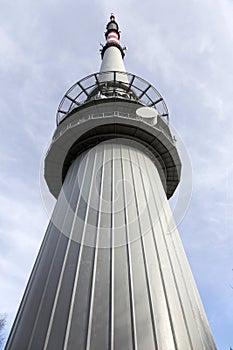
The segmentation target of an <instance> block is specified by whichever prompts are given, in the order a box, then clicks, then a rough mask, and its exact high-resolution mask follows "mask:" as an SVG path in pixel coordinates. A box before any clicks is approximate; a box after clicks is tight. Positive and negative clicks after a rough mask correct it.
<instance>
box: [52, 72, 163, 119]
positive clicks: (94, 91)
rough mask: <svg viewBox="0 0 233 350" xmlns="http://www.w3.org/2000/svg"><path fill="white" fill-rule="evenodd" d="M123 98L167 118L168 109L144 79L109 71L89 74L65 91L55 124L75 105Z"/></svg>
mask: <svg viewBox="0 0 233 350" xmlns="http://www.w3.org/2000/svg"><path fill="white" fill-rule="evenodd" d="M110 98H111V99H112V98H117V99H124V100H128V101H133V102H134V103H135V102H136V103H139V104H141V105H143V106H147V107H153V108H155V109H156V110H157V111H158V113H159V115H160V117H161V118H164V120H166V121H167V122H168V121H169V115H168V109H167V106H166V104H165V102H164V99H163V98H162V96H161V95H160V93H159V92H158V91H157V90H156V89H155V88H154V87H153V86H152V85H151V84H150V83H148V82H147V81H146V80H144V79H142V78H140V77H138V76H136V75H134V74H131V73H127V72H119V71H108V72H99V73H94V74H91V75H88V76H87V77H85V78H83V79H81V80H79V81H78V82H77V83H75V84H74V85H73V86H71V88H70V89H69V90H68V91H67V92H66V93H65V95H64V97H63V98H62V100H61V102H60V104H59V107H58V110H57V118H56V121H57V125H59V124H60V123H61V122H62V121H63V120H64V119H65V118H66V117H67V116H68V115H70V113H71V112H73V111H74V110H75V111H76V109H77V108H80V107H85V105H87V104H89V103H94V102H95V101H99V100H101V102H103V99H110Z"/></svg>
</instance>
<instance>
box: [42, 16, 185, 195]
mask: <svg viewBox="0 0 233 350" xmlns="http://www.w3.org/2000/svg"><path fill="white" fill-rule="evenodd" d="M105 38H106V43H105V45H104V46H103V48H102V50H101V57H102V62H101V67H100V71H99V72H97V73H93V74H91V75H89V76H87V77H84V78H82V79H81V80H79V81H78V82H77V83H75V84H74V85H73V86H72V87H71V88H70V89H69V90H68V91H67V92H66V93H65V95H64V97H63V99H62V100H61V102H60V104H59V107H58V111H57V128H56V130H55V133H54V135H53V139H52V142H51V145H50V148H49V150H48V152H47V155H46V158H45V179H46V181H47V184H48V187H49V189H50V192H51V193H52V194H53V195H54V196H55V197H56V198H57V197H58V194H59V192H60V189H61V188H62V183H63V181H64V179H65V176H66V174H67V171H68V169H69V167H70V165H71V164H72V162H73V161H74V160H75V159H76V158H77V156H78V155H79V154H80V153H82V152H83V151H84V150H85V149H88V148H91V147H93V146H95V145H96V144H98V143H100V142H103V141H106V140H110V139H113V138H114V139H115V138H124V139H130V140H135V141H137V142H138V143H140V144H141V145H143V146H144V147H146V148H148V150H149V151H150V152H151V153H152V154H153V155H154V156H153V157H154V160H155V162H157V163H158V165H157V167H158V169H159V173H160V177H161V180H162V183H163V185H164V189H165V192H166V194H167V197H168V198H170V197H171V196H172V194H173V193H174V191H175V189H176V187H177V185H178V183H179V180H180V171H181V162H180V158H179V155H178V152H177V149H176V145H175V141H174V138H173V136H172V134H171V131H170V128H169V119H168V109H167V107H166V104H165V102H164V100H163V98H162V96H161V95H160V93H159V92H158V91H157V90H156V89H155V88H154V87H153V86H152V84H150V83H149V82H147V81H145V80H144V79H142V78H140V77H138V76H136V75H135V74H131V73H128V72H126V70H125V65H124V48H122V46H121V45H120V31H119V26H118V23H117V22H116V20H115V16H114V15H113V14H111V16H110V21H109V22H108V24H107V26H106V32H105Z"/></svg>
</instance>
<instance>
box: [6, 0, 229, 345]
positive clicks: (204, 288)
mask: <svg viewBox="0 0 233 350" xmlns="http://www.w3.org/2000/svg"><path fill="white" fill-rule="evenodd" d="M232 7H233V4H232V2H230V1H227V0H221V1H220V0H218V1H216V2H215V3H214V4H213V2H212V1H210V0H203V1H201V2H200V1H195V0H192V1H189V2H187V1H185V0H180V1H179V2H178V3H177V2H174V1H157V2H156V3H155V2H154V1H152V0H149V1H148V2H147V3H146V5H145V3H143V2H138V3H137V5H135V2H134V1H132V0H129V1H127V2H125V1H123V0H120V1H118V2H117V4H115V5H113V4H112V3H110V2H109V1H106V0H104V1H101V2H97V1H92V2H88V1H87V2H86V1H85V2H84V1H81V2H79V3H77V2H74V1H71V0H68V1H67V2H66V3H65V5H64V4H63V3H59V4H58V3H57V2H55V1H52V0H50V1H46V2H45V1H40V2H38V3H33V2H30V1H27V0H23V1H16V2H14V4H13V3H12V4H11V3H6V2H5V3H4V4H2V8H1V14H2V21H1V29H0V42H1V47H0V78H1V83H2V89H1V90H2V93H1V96H0V109H1V140H0V142H1V150H2V151H1V155H0V166H1V179H0V181H1V182H0V184H1V193H0V196H1V197H0V198H1V211H0V217H1V236H0V237H1V238H0V239H1V245H0V252H1V254H0V256H1V258H0V262H1V276H4V278H3V277H2V279H1V288H0V290H1V300H2V304H1V309H2V312H4V311H5V312H7V313H8V314H10V318H11V320H12V318H13V314H14V312H16V308H17V305H18V303H19V301H20V298H21V295H22V293H23V290H24V287H25V284H26V280H27V278H28V275H29V273H30V269H31V266H32V263H33V261H34V259H35V256H36V254H37V251H38V248H39V244H40V241H41V239H42V236H43V234H44V231H45V227H46V224H47V216H46V213H45V211H44V209H43V205H42V204H41V199H40V192H39V171H40V170H39V169H40V162H41V156H42V154H43V152H44V149H45V147H46V145H47V144H48V141H49V139H50V138H51V134H52V132H53V130H54V128H55V113H56V108H57V106H58V104H59V102H60V100H61V98H62V96H63V95H64V93H65V91H66V90H67V89H68V88H69V87H70V86H71V85H72V84H73V83H74V82H75V81H77V80H79V79H81V78H82V77H84V76H86V75H88V74H90V73H92V72H95V71H97V70H98V67H99V66H100V56H99V52H98V50H99V42H100V41H102V42H104V36H103V32H104V30H105V24H106V21H107V20H108V18H109V14H110V13H111V12H115V13H116V18H117V20H119V24H120V28H121V31H122V35H121V39H122V43H123V44H125V45H126V46H127V47H128V52H127V54H126V58H125V61H126V68H127V70H128V71H130V72H133V73H135V74H138V75H140V76H141V77H143V78H145V79H147V80H148V81H150V82H151V83H152V84H153V85H154V86H155V87H156V88H158V90H159V91H160V92H161V94H162V95H163V96H164V98H165V100H166V103H167V105H168V108H169V111H170V117H171V118H170V119H171V123H172V124H174V126H175V128H176V129H177V130H178V132H179V134H180V136H181V137H182V139H183V141H184V143H185V145H186V147H187V149H188V151H189V154H190V157H191V161H192V167H193V194H192V200H191V203H190V207H189V210H188V212H187V214H186V217H185V219H184V220H183V221H182V224H181V225H180V226H179V230H180V233H181V236H182V239H183V241H184V245H185V248H186V250H187V254H188V257H189V259H190V262H191V266H192V270H193V271H194V275H195V277H196V280H197V284H198V286H199V289H200V292H201V295H202V299H203V302H204V305H205V307H206V310H207V315H208V317H209V319H210V323H211V325H212V327H213V332H214V335H215V338H216V341H217V344H218V346H219V349H220V350H221V349H224V348H227V347H229V343H230V342H231V341H232V333H231V330H232V326H233V325H232V320H231V317H230V313H231V311H232V308H233V304H232V298H231V295H232V293H233V291H232V289H231V287H230V285H231V283H232V284H233V282H232V281H233V275H232V270H231V269H232V268H233V266H232V257H231V255H232V254H231V252H232V247H233V238H232V237H233V236H232V218H231V213H232V203H233V188H232V184H231V179H232V171H233V163H232V151H231V150H232V128H233V121H232V114H233V106H232V81H233V76H232V74H233V73H232V72H233V63H232V62H233V60H232V53H233V52H232V46H233V45H232V41H233V31H232V18H231V17H232V15H231V14H232ZM19 261H20V264H19ZM220 321H221V324H220ZM9 322H11V321H9ZM232 342H233V341H232Z"/></svg>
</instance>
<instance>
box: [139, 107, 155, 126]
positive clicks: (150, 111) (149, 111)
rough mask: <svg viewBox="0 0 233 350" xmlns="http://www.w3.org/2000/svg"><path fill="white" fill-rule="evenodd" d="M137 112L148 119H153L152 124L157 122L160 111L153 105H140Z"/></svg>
mask: <svg viewBox="0 0 233 350" xmlns="http://www.w3.org/2000/svg"><path fill="white" fill-rule="evenodd" d="M136 114H137V115H138V116H139V117H142V118H143V119H147V121H151V124H152V125H155V124H157V117H158V114H159V112H158V111H157V110H156V109H155V108H152V107H140V108H138V109H137V110H136Z"/></svg>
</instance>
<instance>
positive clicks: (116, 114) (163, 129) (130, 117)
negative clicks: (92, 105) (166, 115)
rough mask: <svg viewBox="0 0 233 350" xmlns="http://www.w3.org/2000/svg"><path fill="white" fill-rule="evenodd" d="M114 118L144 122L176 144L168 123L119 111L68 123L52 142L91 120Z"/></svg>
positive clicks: (93, 115) (97, 114) (92, 115)
mask: <svg viewBox="0 0 233 350" xmlns="http://www.w3.org/2000/svg"><path fill="white" fill-rule="evenodd" d="M113 117H117V118H119V119H120V118H123V119H128V120H138V121H140V122H143V123H145V124H147V125H150V127H152V128H154V129H157V130H159V131H161V132H162V133H163V134H164V136H165V137H166V138H167V139H168V140H169V141H170V142H172V143H173V144H174V143H175V139H174V137H173V136H172V135H171V134H170V132H169V129H168V131H166V128H168V126H167V123H164V126H162V125H159V120H158V123H157V124H153V122H152V121H150V120H148V119H145V118H142V117H141V116H138V115H137V114H129V113H121V112H118V111H114V112H108V113H96V114H90V115H87V116H85V117H84V116H82V117H81V118H80V119H77V120H75V121H73V122H70V123H68V124H67V125H66V126H64V129H61V130H60V131H59V132H58V133H55V135H54V137H53V139H52V142H55V141H56V140H58V139H59V138H60V137H61V136H62V135H63V134H64V133H65V132H66V131H67V130H69V129H71V128H73V127H75V126H78V125H80V124H82V123H85V122H87V121H89V120H91V119H102V118H104V119H107V118H113ZM158 118H161V117H160V116H158Z"/></svg>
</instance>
